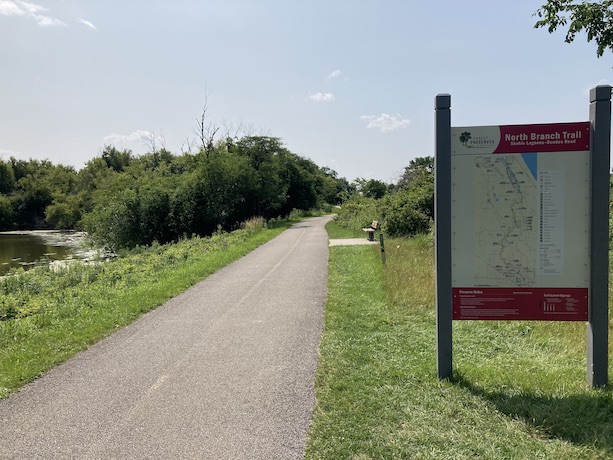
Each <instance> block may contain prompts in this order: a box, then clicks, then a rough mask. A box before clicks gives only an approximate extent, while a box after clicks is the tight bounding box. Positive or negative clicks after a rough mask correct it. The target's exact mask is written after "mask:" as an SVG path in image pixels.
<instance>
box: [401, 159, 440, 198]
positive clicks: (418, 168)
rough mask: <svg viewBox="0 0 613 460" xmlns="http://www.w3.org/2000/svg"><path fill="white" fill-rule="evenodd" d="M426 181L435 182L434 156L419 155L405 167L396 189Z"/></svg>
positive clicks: (419, 184) (418, 184) (420, 184)
mask: <svg viewBox="0 0 613 460" xmlns="http://www.w3.org/2000/svg"><path fill="white" fill-rule="evenodd" d="M425 183H427V184H430V183H431V184H434V157H430V156H428V157H417V158H415V159H413V160H411V162H410V163H409V166H406V167H405V168H404V173H403V174H402V176H401V177H400V179H398V184H396V190H404V189H408V188H411V187H415V186H418V187H419V186H422V185H424V184H425Z"/></svg>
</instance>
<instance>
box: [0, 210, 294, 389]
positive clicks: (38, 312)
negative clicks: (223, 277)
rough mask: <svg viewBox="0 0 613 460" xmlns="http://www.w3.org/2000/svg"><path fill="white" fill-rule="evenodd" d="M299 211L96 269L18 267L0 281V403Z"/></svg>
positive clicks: (139, 251)
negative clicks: (25, 268)
mask: <svg viewBox="0 0 613 460" xmlns="http://www.w3.org/2000/svg"><path fill="white" fill-rule="evenodd" d="M305 215H306V213H302V212H293V213H292V215H291V216H290V218H288V219H281V218H279V219H271V220H269V221H267V222H266V221H265V220H264V219H262V218H254V219H251V220H249V221H247V222H245V223H244V224H243V225H242V226H241V227H242V228H240V229H239V230H235V231H233V232H230V233H226V232H224V231H221V230H220V231H218V232H216V233H215V234H213V235H212V236H210V237H203V238H200V237H194V238H190V239H185V240H182V241H179V242H177V243H168V244H165V245H159V244H155V243H154V244H152V245H151V246H147V247H136V248H134V249H132V250H125V251H122V252H121V253H120V256H119V257H118V258H116V259H111V260H107V261H105V262H103V263H83V262H78V261H75V262H73V263H70V264H67V265H65V266H63V267H60V268H57V267H51V266H39V267H34V268H32V269H30V270H28V271H24V270H23V269H19V270H16V271H13V272H11V274H10V275H9V276H6V277H3V278H0V399H3V398H6V397H7V396H9V395H10V394H11V393H13V392H14V391H16V390H18V389H19V388H21V387H22V386H23V385H25V384H26V383H28V382H30V381H32V380H34V379H36V378H37V377H39V376H40V375H42V374H44V373H45V372H46V371H48V370H49V369H51V368H52V367H54V366H56V365H58V364H60V363H61V362H64V361H66V360H67V359H69V358H70V357H72V356H74V355H75V354H77V353H78V352H80V351H82V350H85V349H86V348H88V347H89V346H91V345H92V344H94V343H96V342H98V341H99V340H101V339H103V338H104V337H106V336H108V335H111V334H112V333H113V332H115V331H116V330H118V329H119V328H121V327H124V326H126V325H128V324H130V323H132V322H133V321H135V320H136V319H137V318H138V317H140V316H141V315H142V314H144V313H146V312H148V311H150V310H153V309H155V308H156V307H158V306H160V305H162V304H163V303H164V302H166V301H167V300H168V299H170V298H171V297H173V296H176V295H178V294H179V293H181V292H183V291H185V290H186V289H188V288H189V287H191V286H192V285H194V284H196V283H197V282H199V281H201V280H202V279H204V278H206V277H207V276H209V275H210V274H212V273H214V272H216V271H217V270H219V269H221V268H222V267H224V266H225V265H227V264H229V263H231V262H233V261H234V260H237V259H239V258H240V257H242V256H243V255H245V254H247V253H249V252H250V251H252V250H254V249H255V248H257V247H258V246H260V245H262V244H264V243H265V242H267V241H269V240H271V239H272V238H274V237H275V236H277V235H279V234H280V233H281V232H282V231H283V230H285V229H286V228H288V227H289V226H290V225H291V224H292V223H295V222H297V221H298V220H299V218H301V217H304V216H305Z"/></svg>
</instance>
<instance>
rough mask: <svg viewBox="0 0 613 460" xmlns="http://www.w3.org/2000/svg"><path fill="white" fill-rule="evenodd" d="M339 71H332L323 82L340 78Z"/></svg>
mask: <svg viewBox="0 0 613 460" xmlns="http://www.w3.org/2000/svg"><path fill="white" fill-rule="evenodd" d="M340 74H341V71H340V70H334V71H332V73H331V74H330V75H328V76H327V77H326V78H324V80H326V81H328V80H333V79H335V78H336V77H338V76H340Z"/></svg>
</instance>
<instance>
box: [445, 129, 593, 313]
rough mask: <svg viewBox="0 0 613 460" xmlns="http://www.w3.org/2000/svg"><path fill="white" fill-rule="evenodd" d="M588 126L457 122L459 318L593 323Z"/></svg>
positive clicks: (454, 194) (454, 240) (454, 204)
mask: <svg viewBox="0 0 613 460" xmlns="http://www.w3.org/2000/svg"><path fill="white" fill-rule="evenodd" d="M589 185H590V123H589V122H580V123H556V124H539V125H507V126H477V127H458V128H453V127H452V128H451V262H452V267H451V278H452V296H453V300H452V306H453V319H457V320H462V319H498V320H499V319H517V320H554V321H587V319H588V288H589V283H590V280H589V276H590V274H589V271H590V258H589V256H590V251H589V245H590V233H589V225H590V188H589Z"/></svg>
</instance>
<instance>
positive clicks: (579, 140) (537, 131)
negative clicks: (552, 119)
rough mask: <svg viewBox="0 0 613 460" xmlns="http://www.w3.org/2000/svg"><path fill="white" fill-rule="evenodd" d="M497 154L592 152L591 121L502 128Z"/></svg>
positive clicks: (495, 151)
mask: <svg viewBox="0 0 613 460" xmlns="http://www.w3.org/2000/svg"><path fill="white" fill-rule="evenodd" d="M499 128H500V141H499V143H498V146H497V147H496V149H495V150H494V152H493V153H525V152H574V151H583V150H589V148H590V122H589V121H586V122H578V123H555V124H547V125H506V126H504V125H503V126H499Z"/></svg>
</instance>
